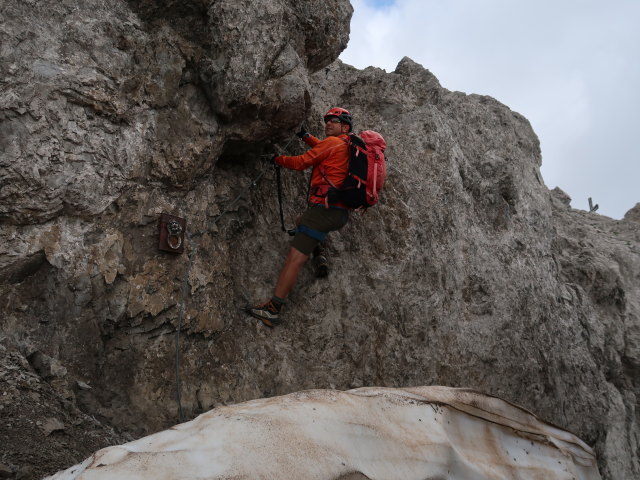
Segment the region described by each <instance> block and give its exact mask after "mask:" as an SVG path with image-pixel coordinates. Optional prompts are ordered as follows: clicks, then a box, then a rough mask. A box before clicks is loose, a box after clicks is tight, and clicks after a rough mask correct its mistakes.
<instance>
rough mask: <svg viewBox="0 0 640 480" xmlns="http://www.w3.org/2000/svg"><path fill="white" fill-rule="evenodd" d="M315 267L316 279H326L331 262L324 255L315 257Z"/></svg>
mask: <svg viewBox="0 0 640 480" xmlns="http://www.w3.org/2000/svg"><path fill="white" fill-rule="evenodd" d="M313 265H314V267H315V270H316V277H318V278H324V277H326V276H327V275H329V262H328V261H327V257H325V256H324V255H318V256H317V257H313Z"/></svg>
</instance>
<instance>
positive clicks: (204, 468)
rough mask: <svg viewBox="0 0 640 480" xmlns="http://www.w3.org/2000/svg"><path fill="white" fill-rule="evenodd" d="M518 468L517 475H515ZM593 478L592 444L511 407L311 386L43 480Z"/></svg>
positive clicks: (465, 398)
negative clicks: (307, 389)
mask: <svg viewBox="0 0 640 480" xmlns="http://www.w3.org/2000/svg"><path fill="white" fill-rule="evenodd" d="M516 472H517V473H516ZM104 478H118V479H121V480H134V479H135V480H145V479H149V480H151V479H153V480H163V479H174V478H182V479H184V480H190V479H200V478H207V479H211V480H224V479H228V478H235V479H238V480H240V479H252V478H265V479H267V478H274V479H275V478H308V479H313V480H345V479H351V480H356V479H367V478H369V479H371V478H376V479H380V480H383V479H396V478H402V479H405V480H436V479H439V478H450V479H452V480H462V479H467V478H473V479H475V480H494V479H496V478H518V479H520V480H537V479H540V478H544V479H547V480H599V479H600V475H599V474H598V467H597V465H596V460H595V455H594V454H593V451H592V450H591V449H590V448H589V447H588V446H587V445H585V444H584V443H583V442H582V441H581V440H580V439H578V438H577V437H576V436H575V435H572V434H571V433H569V432H567V431H564V430H561V429H559V428H557V427H554V426H552V425H548V424H545V423H544V422H541V421H540V420H539V419H537V418H536V417H535V416H534V415H531V413H529V412H527V411H525V410H522V409H520V408H518V407H516V406H515V405H512V404H510V403H508V402H505V401H503V400H500V399H498V398H495V397H489V396H486V395H483V394H480V393H478V392H473V391H470V390H465V389H454V388H447V387H418V388H409V389H392V388H359V389H356V390H350V391H347V392H337V391H335V390H309V391H306V392H300V393H296V394H290V395H287V396H284V397H274V398H269V399H262V400H254V401H251V402H246V403H244V404H239V405H233V406H230V407H219V408H217V409H215V410H212V411H210V412H207V413H204V414H202V415H200V416H199V417H197V418H196V419H194V420H192V421H190V422H187V423H183V424H180V425H176V426H175V427H173V428H171V429H170V430H165V431H163V432H159V433H156V434H154V435H151V436H149V437H144V438H141V439H139V440H136V441H134V442H130V443H127V444H124V445H120V446H115V447H109V448H105V449H103V450H101V451H99V452H96V453H95V454H93V455H92V456H91V457H89V458H88V459H87V460H85V461H84V462H82V464H81V465H76V466H74V467H71V468H69V469H67V470H66V471H64V472H59V473H58V474H57V475H54V476H53V477H49V478H48V480H91V479H104Z"/></svg>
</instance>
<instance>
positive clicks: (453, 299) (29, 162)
mask: <svg viewBox="0 0 640 480" xmlns="http://www.w3.org/2000/svg"><path fill="white" fill-rule="evenodd" d="M350 15H351V6H350V4H349V2H348V1H346V0H332V1H331V2H328V1H326V0H313V1H308V2H296V1H294V0H261V1H259V2H248V1H231V0H228V1H227V0H218V1H204V0H201V1H197V0H190V1H185V2H177V1H170V0H164V1H162V2H151V1H148V0H130V1H128V2H125V1H122V0H117V1H114V2H106V3H105V2H99V1H96V0H88V1H85V2H68V1H61V2H56V1H53V0H39V1H37V0H30V1H19V0H5V1H4V2H2V4H1V5H0V16H1V18H2V22H1V23H0V58H1V60H2V61H1V62H0V182H1V183H0V245H1V246H0V298H2V316H1V317H0V318H1V319H2V320H0V342H1V343H2V344H3V345H5V347H6V348H7V350H2V355H7V353H6V352H8V351H19V352H23V354H21V355H23V357H24V358H25V361H24V363H23V364H21V365H19V366H16V365H15V364H14V363H11V362H4V363H2V364H0V366H1V367H2V371H0V373H1V374H4V375H9V376H11V375H23V374H24V375H26V373H25V372H29V375H30V377H29V378H34V379H40V380H38V381H39V382H41V383H42V385H44V386H46V388H50V389H51V392H52V393H51V396H50V397H47V402H49V403H50V402H54V400H51V399H53V398H56V399H59V401H61V402H67V403H65V405H66V404H68V405H70V406H72V407H73V409H75V410H73V411H72V413H71V414H69V415H70V416H68V417H64V418H62V417H60V416H59V415H58V412H57V411H55V408H54V407H53V406H52V405H50V404H49V403H47V402H45V403H46V404H47V405H46V406H45V408H46V409H49V410H51V411H50V413H46V415H45V416H43V418H52V417H54V418H60V419H61V421H62V422H64V425H65V430H63V431H53V432H52V433H51V435H49V436H48V437H46V438H44V439H42V440H41V442H44V443H45V444H46V445H49V446H51V445H58V444H56V443H54V441H56V442H57V441H59V438H58V437H59V436H60V435H67V432H68V428H66V426H68V425H71V424H73V418H72V417H73V416H74V415H80V414H82V415H89V416H93V417H95V418H96V419H98V421H99V422H100V425H103V426H104V425H109V426H112V427H115V428H116V429H118V430H119V431H121V432H126V433H127V434H128V435H132V436H136V437H137V436H141V435H144V434H148V433H151V432H154V431H157V430H160V429H163V428H166V427H168V426H170V425H172V424H174V423H175V422H176V420H180V419H182V418H185V419H186V418H192V417H194V416H196V415H197V414H198V413H201V412H203V411H205V410H208V409H210V408H212V407H214V406H217V405H223V404H229V403H237V402H241V401H245V400H249V399H253V398H260V397H269V396H274V395H280V394H286V393H289V392H293V391H298V390H302V389H308V388H337V389H348V388H356V387H361V386H374V385H379V386H389V387H408V386H413V385H449V386H460V387H471V388H475V389H478V390H481V391H484V392H487V393H489V394H494V395H499V396H500V397H503V398H505V399H508V400H511V401H513V402H516V403H518V404H520V405H523V406H525V407H526V408H528V409H530V410H531V411H533V412H535V413H536V414H537V415H538V416H539V417H541V418H543V419H545V420H547V421H550V422H554V423H556V424H558V425H560V426H562V427H563V428H567V429H569V430H571V431H573V432H574V433H576V434H577V435H578V436H579V437H581V438H582V439H583V440H585V441H586V442H587V443H589V444H590V445H591V446H593V447H594V449H595V451H596V453H597V455H598V459H599V465H600V469H601V472H602V476H603V478H606V479H609V480H613V479H620V478H635V477H638V476H639V475H640V465H639V464H638V454H637V453H638V449H639V448H640V447H639V445H640V430H639V424H638V413H637V412H638V411H639V410H638V407H639V404H638V398H639V395H640V391H639V388H640V385H639V382H640V380H639V379H640V374H639V369H640V291H639V285H640V283H639V282H638V277H639V276H640V249H639V248H640V247H639V245H640V233H639V229H638V221H637V216H638V215H637V210H638V207H637V206H636V207H634V209H632V210H630V212H629V213H628V214H627V215H626V216H625V218H624V219H623V220H619V221H618V220H612V219H609V218H607V217H603V216H600V215H597V214H595V213H588V212H582V211H578V210H573V209H571V208H570V207H569V205H568V202H567V197H566V194H563V192H561V191H560V190H559V189H556V190H554V191H551V192H550V191H549V190H548V189H547V187H546V186H545V185H544V182H543V180H542V178H541V175H540V170H539V167H540V164H541V161H542V158H541V154H540V148H539V143H538V139H537V137H536V135H535V133H534V132H533V131H532V129H531V126H530V125H529V122H528V121H527V120H526V119H525V118H524V117H522V115H519V114H518V113H516V112H513V111H511V110H510V109H509V108H508V107H506V106H504V105H502V104H501V103H499V102H498V101H496V100H495V99H492V98H490V97H484V96H478V95H465V94H463V93H461V92H451V91H448V90H447V89H446V88H443V87H442V86H441V85H440V84H439V82H438V80H437V79H436V78H435V76H434V75H432V74H431V73H430V72H429V71H428V70H427V69H425V68H423V67H422V66H421V65H418V64H416V63H415V62H413V61H412V60H410V59H408V58H404V59H403V60H402V61H401V62H400V63H399V64H398V67H397V68H396V70H395V71H393V72H385V71H383V70H380V69H376V68H367V69H365V70H358V69H355V68H353V67H350V66H348V65H344V64H342V63H341V62H339V61H335V59H336V58H337V56H338V54H339V52H340V51H341V49H342V48H344V46H345V45H346V42H347V39H348V24H349V19H350ZM336 105H339V106H343V107H345V108H348V109H349V110H351V111H352V113H353V114H354V119H355V128H356V130H363V129H375V130H377V131H379V132H381V133H382V134H383V135H384V136H385V138H386V140H387V142H388V150H387V156H388V165H389V175H388V179H387V184H386V187H385V191H384V192H383V194H382V199H381V202H380V204H379V205H377V206H376V207H375V208H374V209H371V210H370V211H369V212H367V213H366V214H365V215H360V214H354V215H352V219H351V221H350V223H349V225H348V226H347V227H345V228H344V229H343V230H341V231H340V232H337V233H334V234H332V235H331V236H330V240H329V243H328V245H327V252H328V254H329V257H330V262H331V275H330V277H329V278H328V279H315V277H314V276H313V273H312V271H311V269H310V268H309V269H305V270H304V271H303V272H302V274H301V276H300V278H299V282H298V285H297V287H296V290H295V291H294V292H293V294H292V295H291V297H290V299H289V301H288V304H287V306H286V310H285V319H286V321H285V324H284V326H283V327H282V328H279V329H277V330H273V331H267V330H265V329H263V328H262V327H261V326H259V325H257V324H256V322H254V321H252V320H251V319H248V318H247V317H246V316H245V315H244V314H242V312H241V311H240V307H242V306H244V305H245V304H246V303H249V302H255V301H258V300H260V299H261V298H263V297H267V296H269V295H270V294H271V288H272V286H273V284H274V282H275V279H276V275H277V271H278V268H279V267H280V265H281V262H282V259H283V256H284V254H285V252H286V250H287V248H288V237H287V236H286V235H285V234H283V233H281V231H280V230H279V226H278V204H277V197H276V193H275V183H274V176H273V173H272V169H271V168H270V166H269V165H268V163H267V162H265V161H264V159H263V157H262V155H267V154H270V153H271V152H272V151H273V149H274V145H275V146H277V147H279V148H283V147H285V146H287V148H286V151H287V152H288V153H290V154H296V153H301V152H302V151H303V144H302V143H301V142H299V141H298V140H297V139H296V138H295V137H293V133H294V132H295V131H296V129H297V127H298V126H299V125H300V123H302V122H303V121H306V123H307V124H308V126H309V128H310V130H311V131H312V133H314V134H316V135H318V136H320V135H321V132H322V124H321V118H322V115H323V113H324V112H325V111H326V110H327V109H328V108H329V107H332V106H336ZM292 138H293V140H292V141H291V143H289V141H290V139H292ZM282 174H283V184H284V198H285V204H284V212H285V218H286V220H287V223H288V224H292V223H293V221H294V219H295V218H296V216H297V215H298V214H299V213H300V212H301V211H302V209H303V208H304V195H305V192H306V188H307V180H306V176H305V175H304V174H301V173H300V172H293V171H283V172H282ZM163 212H166V213H170V214H173V215H178V216H182V217H185V218H186V219H187V233H186V237H185V242H186V248H185V253H183V254H182V255H173V254H170V253H165V252H160V251H159V250H158V248H157V246H158V217H159V215H160V214H161V213H163ZM176 347H178V348H176ZM33 352H39V357H38V358H39V359H40V360H41V361H40V362H35V363H34V365H33V366H32V365H30V364H29V362H28V361H27V360H26V359H27V358H31V357H30V355H31V354H33ZM12 358H13V357H12ZM33 358H36V357H33ZM33 358H32V361H33ZM36 363H37V365H39V366H40V367H39V369H38V367H37V365H36ZM38 370H40V371H38ZM3 372H4V373H3ZM39 374H41V375H42V376H40V375H39ZM82 384H84V385H91V388H90V389H85V388H81V387H80V386H79V385H82ZM43 388H44V387H43ZM12 392H13V393H12V394H11V397H10V398H11V401H12V402H13V403H11V406H10V408H11V412H12V415H16V418H19V419H21V420H20V421H27V420H26V419H28V417H29V415H30V413H29V411H28V409H27V406H28V405H29V403H28V402H24V401H22V400H24V399H25V398H27V397H28V398H31V396H32V393H30V391H29V390H25V389H20V388H17V389H14V390H12ZM177 392H179V393H180V395H177ZM36 393H38V394H39V395H41V394H40V393H39V392H36ZM177 398H179V399H180V405H177V401H176V399H177ZM21 399H22V400H21ZM55 401H58V400H55ZM23 405H24V406H25V408H24V409H21V406H23ZM5 408H9V407H5ZM77 418H80V417H79V416H78V417H77ZM82 418H85V417H82ZM0 428H4V430H2V431H0V435H2V438H5V437H6V438H8V439H9V440H8V441H7V442H5V444H6V445H11V447H10V450H9V451H8V452H7V453H6V454H5V456H4V457H2V458H0V462H2V464H3V465H7V466H8V467H9V468H10V469H11V471H19V470H20V468H21V467H22V464H21V463H20V458H22V456H23V452H21V448H22V447H21V446H20V445H21V444H20V442H16V441H13V440H12V438H13V437H15V435H16V433H15V430H13V429H6V428H5V427H4V426H2V427H0ZM29 431H30V430H29ZM34 431H39V430H35V429H34ZM98 437H99V438H98ZM96 438H97V440H96V442H95V444H92V450H94V449H96V448H98V447H99V446H103V445H106V444H107V443H109V442H112V441H114V440H113V437H112V436H109V435H106V434H105V435H102V436H97V437H96ZM47 442H49V443H47ZM69 448H70V449H75V450H74V452H73V458H75V459H76V460H75V461H77V460H79V459H80V458H82V457H84V456H85V455H86V454H87V453H88V452H87V451H86V450H83V449H82V448H80V447H78V446H77V444H75V443H74V444H69ZM52 452H54V449H53V448H43V449H41V450H40V451H39V452H38V451H36V452H35V453H34V455H36V457H33V458H34V460H33V463H34V465H36V466H37V468H36V470H34V472H35V473H33V475H36V474H40V473H44V472H49V473H51V472H53V471H55V470H56V469H59V468H61V467H62V466H63V465H59V463H56V462H58V460H59V458H58V457H57V456H56V455H55V454H54V453H52ZM38 455H39V456H38ZM65 458H66V457H65ZM71 460H72V459H71V458H69V465H70V464H72V463H73V462H72V461H71ZM25 475H26V474H25ZM33 478H36V477H35V476H34V477H33Z"/></svg>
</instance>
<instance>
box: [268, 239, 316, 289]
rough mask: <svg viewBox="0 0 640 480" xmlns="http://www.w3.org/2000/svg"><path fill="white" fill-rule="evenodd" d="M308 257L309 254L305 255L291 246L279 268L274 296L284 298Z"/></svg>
mask: <svg viewBox="0 0 640 480" xmlns="http://www.w3.org/2000/svg"><path fill="white" fill-rule="evenodd" d="M308 259H309V255H305V254H304V253H302V252H301V251H299V250H297V249H295V248H293V247H291V249H290V250H289V253H288V254H287V258H286V259H285V261H284V266H283V267H282V270H280V275H279V276H278V283H277V284H276V288H275V291H274V295H275V296H276V297H279V298H282V299H285V298H287V296H288V295H289V292H291V290H292V289H293V287H294V285H295V284H296V280H297V279H298V274H299V273H300V269H301V268H302V266H303V265H304V264H305V262H306V261H307V260H308Z"/></svg>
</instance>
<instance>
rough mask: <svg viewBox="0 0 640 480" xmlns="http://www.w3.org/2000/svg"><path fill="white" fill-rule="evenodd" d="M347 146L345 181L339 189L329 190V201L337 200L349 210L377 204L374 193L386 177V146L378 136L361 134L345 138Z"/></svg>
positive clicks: (380, 188)
mask: <svg viewBox="0 0 640 480" xmlns="http://www.w3.org/2000/svg"><path fill="white" fill-rule="evenodd" d="M347 143H348V145H349V170H348V172H347V178H346V179H345V181H344V183H343V184H342V186H341V187H340V188H338V187H336V186H334V185H332V186H331V188H330V189H329V192H328V197H329V201H335V200H340V201H341V202H342V203H344V204H345V205H346V206H347V207H349V208H353V209H357V208H363V209H366V208H369V207H372V206H374V205H375V204H376V203H378V193H379V192H380V190H382V187H383V185H384V180H385V178H386V176H387V165H386V163H385V160H384V151H385V149H386V148H387V142H385V141H384V138H382V135H380V134H379V133H378V132H374V131H373V130H365V131H364V132H361V133H360V135H355V134H349V139H348V140H347ZM325 178H326V177H325Z"/></svg>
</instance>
